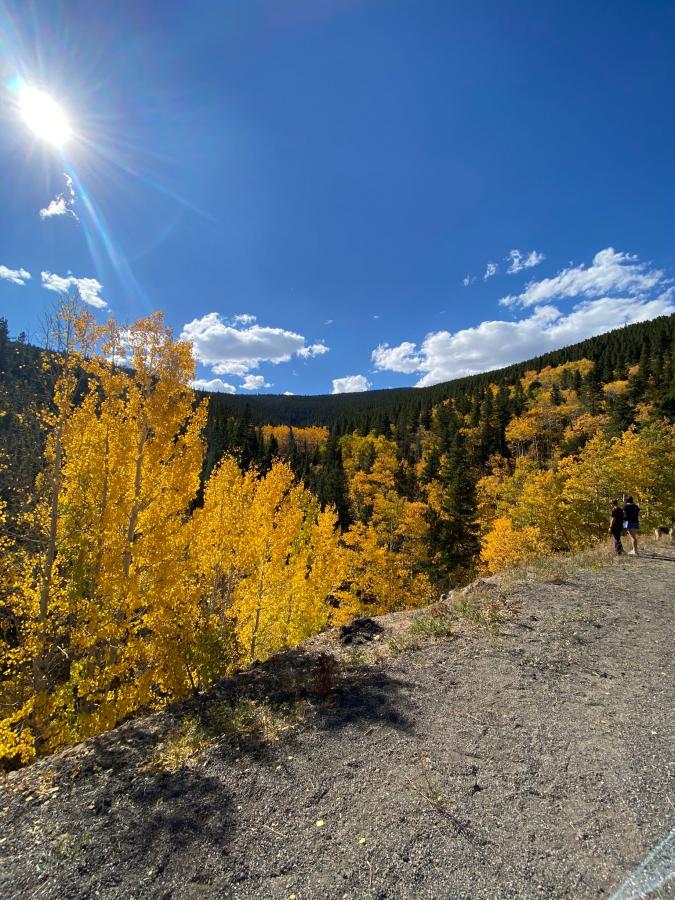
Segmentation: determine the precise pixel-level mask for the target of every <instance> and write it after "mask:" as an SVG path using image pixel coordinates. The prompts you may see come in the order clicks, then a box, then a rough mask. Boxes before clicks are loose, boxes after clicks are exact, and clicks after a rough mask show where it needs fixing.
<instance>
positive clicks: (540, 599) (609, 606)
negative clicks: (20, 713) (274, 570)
mask: <svg viewBox="0 0 675 900" xmlns="http://www.w3.org/2000/svg"><path fill="white" fill-rule="evenodd" d="M649 553H650V555H649V556H645V557H642V558H639V559H633V558H625V559H623V560H617V561H613V562H611V563H609V564H607V565H606V566H604V567H603V568H599V569H598V568H596V569H591V570H587V571H577V572H572V574H568V575H567V576H565V577H561V578H558V579H556V581H551V580H535V579H530V580H528V581H525V582H521V583H514V584H511V585H510V586H509V587H506V586H503V585H502V586H500V587H499V588H492V589H491V590H492V591H494V592H497V593H499V594H501V593H502V592H504V593H506V594H507V595H508V603H509V605H510V606H511V609H512V615H511V616H510V618H509V619H508V620H507V621H506V622H505V623H504V624H502V625H501V626H500V627H499V628H498V630H497V633H493V634H489V633H486V632H484V631H482V632H477V631H476V630H473V631H472V630H471V629H469V628H467V627H464V628H463V630H462V631H461V632H460V633H458V634H456V635H455V636H452V637H447V638H443V639H425V640H420V639H417V644H418V646H415V644H414V642H412V641H411V640H410V639H409V638H408V639H405V629H403V630H402V625H401V623H404V624H405V623H408V624H409V622H410V619H411V618H412V617H408V618H406V617H405V616H399V617H398V618H397V617H385V618H384V619H382V620H380V621H382V622H383V624H384V625H385V633H384V635H383V637H382V640H381V642H380V645H378V657H379V659H378V661H376V662H375V663H374V664H371V665H365V664H364V657H363V653H362V651H359V650H358V649H357V650H349V651H348V650H344V651H340V652H339V653H337V651H335V653H336V654H337V656H338V658H339V659H340V660H341V671H340V672H339V673H337V674H336V673H335V672H334V671H333V664H332V662H331V660H332V658H333V657H329V658H326V657H318V656H317V654H318V653H319V652H320V651H321V649H322V648H324V647H326V646H328V644H329V642H330V638H329V637H328V636H322V637H321V638H319V639H318V640H315V641H314V642H309V643H308V645H307V646H306V647H305V648H304V649H302V650H299V651H293V652H291V653H288V654H285V655H283V656H280V657H276V658H274V659H273V660H271V661H270V662H269V663H267V664H265V665H264V666H258V667H256V668H255V669H254V670H252V671H251V672H250V673H246V674H244V675H242V676H238V677H237V678H236V679H233V680H231V681H230V682H227V683H224V684H223V685H221V686H220V687H219V688H218V690H217V691H215V692H214V693H213V694H212V695H211V696H210V697H209V698H208V699H207V700H203V701H201V703H199V702H197V701H195V702H192V703H190V704H186V705H184V706H183V707H181V708H177V709H175V710H173V711H170V712H165V713H162V714H156V715H154V716H150V717H147V718H145V719H139V720H135V721H132V722H129V723H127V724H126V725H124V726H122V727H121V728H118V729H116V730H115V731H114V732H111V733H109V734H107V735H103V736H101V737H99V738H97V739H94V740H92V741H89V742H86V743H85V744H82V745H80V746H79V747H76V748H71V749H70V750H67V751H65V752H64V753H61V754H59V755H57V756H54V757H51V758H48V759H45V760H42V761H40V762H39V763H37V764H35V765H33V766H31V767H29V768H28V769H26V770H24V771H21V772H16V773H12V774H10V775H8V776H6V777H4V778H2V779H0V822H1V824H2V831H1V836H0V863H1V865H0V894H1V895H2V897H6V898H11V897H21V898H23V897H32V898H44V900H47V898H49V900H52V898H55V897H58V898H64V900H65V898H75V897H77V898H85V897H86V898H88V897H104V898H120V900H121V898H124V900H131V898H206V897H209V898H211V897H224V898H242V900H243V898H256V900H266V898H274V900H277V898H280V900H284V898H285V900H289V898H295V900H310V898H312V900H313V898H316V900H323V898H370V897H374V898H400V900H413V898H467V900H468V898H471V900H475V898H513V897H523V898H560V897H569V898H586V897H608V896H611V895H612V892H613V891H616V890H617V888H618V887H619V885H620V884H621V883H622V882H623V881H624V879H625V878H626V877H627V876H628V875H629V874H630V872H631V871H632V870H633V869H634V868H635V867H636V866H637V865H638V864H639V863H640V862H641V860H642V859H643V858H644V857H645V855H646V854H647V853H648V852H649V851H650V850H651V848H652V847H654V846H655V845H656V844H657V843H658V842H659V841H660V840H661V839H662V838H664V837H665V836H666V835H667V834H668V833H669V831H670V830H671V829H672V828H673V827H674V826H675V797H674V794H675V792H674V790H673V763H674V754H673V747H674V746H675V728H674V721H673V710H674V709H675V705H674V703H673V700H674V691H673V674H674V673H673V666H672V663H673V633H674V631H673V624H674V619H675V613H674V600H675V548H672V547H666V546H658V547H656V548H655V549H653V550H650V551H649ZM486 591H487V593H488V594H489V593H490V590H488V589H486ZM392 634H396V640H395V642H394V643H393V644H392V643H391V635H392ZM401 634H403V635H404V637H403V638H401V637H400V635H401ZM406 644H407V645H408V646H407V647H406V649H403V650H402V651H401V648H402V647H404V646H405V645H406ZM331 646H332V645H331ZM395 649H398V651H399V652H397V653H396V654H394V652H393V650H395ZM379 650H382V652H379ZM385 651H386V652H385ZM367 652H368V651H366V653H367ZM359 654H361V658H359ZM235 697H248V698H253V699H257V700H261V699H266V702H268V703H269V704H271V708H275V709H276V708H280V707H279V705H280V704H282V703H284V702H291V701H292V702H293V703H294V704H295V708H296V709H300V708H302V710H303V717H304V718H303V722H302V723H300V724H298V725H296V726H295V727H293V728H292V729H290V730H288V731H287V732H283V733H282V734H281V736H280V737H279V739H277V740H275V741H273V742H262V741H259V740H256V739H254V737H250V738H246V739H243V738H242V739H233V738H227V739H226V738H222V739H220V740H219V741H217V742H215V743H214V744H212V745H210V746H209V747H208V749H207V750H205V751H204V752H203V753H202V754H201V755H199V756H198V757H196V758H195V759H193V760H192V761H190V762H189V763H188V764H187V765H185V766H183V767H182V768H180V769H178V770H177V771H174V772H170V771H165V772H158V771H156V770H153V769H148V767H147V761H148V759H149V758H150V757H152V754H153V753H155V752H156V748H157V745H158V742H161V741H162V740H165V739H166V738H167V735H168V734H170V733H171V730H172V729H175V728H176V727H178V726H179V725H180V722H181V721H182V720H184V718H185V717H186V716H188V717H189V716H195V715H200V714H201V715H203V714H204V710H205V709H208V708H210V706H209V704H212V703H214V702H216V701H218V702H221V703H222V702H223V701H225V702H227V701H228V700H232V699H233V698H235ZM672 868H674V865H673V862H672V859H671V869H672ZM645 884H646V882H645ZM652 886H653V885H652ZM674 887H675V881H671V882H670V883H668V884H664V885H662V886H661V887H656V888H655V890H654V891H653V892H652V893H651V894H650V896H651V897H654V898H665V897H673V896H675V890H673V888H674ZM639 896H644V894H641V893H639V892H633V893H631V892H630V891H624V893H623V894H622V895H621V900H629V898H632V897H635V898H637V897H639Z"/></svg>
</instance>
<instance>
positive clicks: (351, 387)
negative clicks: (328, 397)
mask: <svg viewBox="0 0 675 900" xmlns="http://www.w3.org/2000/svg"><path fill="white" fill-rule="evenodd" d="M369 387H370V382H369V381H368V379H367V378H366V376H365V375H345V377H344V378H334V379H333V393H334V394H357V393H359V391H367V390H368V388H369Z"/></svg>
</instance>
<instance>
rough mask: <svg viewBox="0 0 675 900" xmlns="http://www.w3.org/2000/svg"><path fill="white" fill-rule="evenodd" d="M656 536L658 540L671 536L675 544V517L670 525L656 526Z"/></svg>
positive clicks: (672, 542) (671, 540)
mask: <svg viewBox="0 0 675 900" xmlns="http://www.w3.org/2000/svg"><path fill="white" fill-rule="evenodd" d="M654 537H655V538H656V540H657V541H660V540H661V538H670V542H671V544H675V519H671V522H670V525H659V526H658V528H655V529H654Z"/></svg>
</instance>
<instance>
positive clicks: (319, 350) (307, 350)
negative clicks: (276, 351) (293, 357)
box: [298, 344, 330, 359]
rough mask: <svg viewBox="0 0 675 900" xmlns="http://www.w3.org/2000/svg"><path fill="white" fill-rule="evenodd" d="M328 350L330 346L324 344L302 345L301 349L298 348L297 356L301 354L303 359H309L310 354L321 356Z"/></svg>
mask: <svg viewBox="0 0 675 900" xmlns="http://www.w3.org/2000/svg"><path fill="white" fill-rule="evenodd" d="M329 350H330V347H327V346H326V345H325V344H310V345H309V347H303V348H302V349H301V350H298V356H302V357H303V359H310V358H311V357H312V356H323V354H324V353H328V351H329Z"/></svg>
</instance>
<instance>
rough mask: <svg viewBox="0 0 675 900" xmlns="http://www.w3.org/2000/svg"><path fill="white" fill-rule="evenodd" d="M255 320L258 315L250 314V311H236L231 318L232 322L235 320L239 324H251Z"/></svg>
mask: <svg viewBox="0 0 675 900" xmlns="http://www.w3.org/2000/svg"><path fill="white" fill-rule="evenodd" d="M257 320H258V317H257V316H252V315H251V314H250V313H238V314H237V315H236V316H234V317H233V319H232V321H233V322H236V323H237V324H239V325H252V324H253V323H254V322H256V321H257Z"/></svg>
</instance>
